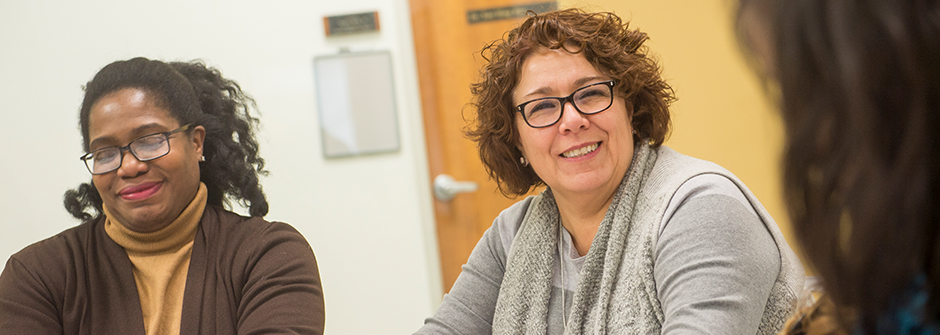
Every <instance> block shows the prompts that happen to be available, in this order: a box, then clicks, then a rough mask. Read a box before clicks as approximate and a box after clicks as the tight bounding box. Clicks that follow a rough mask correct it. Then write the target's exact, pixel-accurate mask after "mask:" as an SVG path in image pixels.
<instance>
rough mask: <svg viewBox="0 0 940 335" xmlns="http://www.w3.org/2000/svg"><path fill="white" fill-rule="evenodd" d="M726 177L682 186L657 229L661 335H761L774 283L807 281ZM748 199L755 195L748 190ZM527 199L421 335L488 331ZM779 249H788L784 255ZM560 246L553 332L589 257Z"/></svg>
mask: <svg viewBox="0 0 940 335" xmlns="http://www.w3.org/2000/svg"><path fill="white" fill-rule="evenodd" d="M665 150H669V149H668V148H666V149H665ZM669 151H671V150H669ZM671 154H675V152H671ZM729 175H730V173H729ZM729 178H734V177H733V175H730V176H724V175H719V174H701V175H698V176H695V177H693V178H691V179H689V180H687V181H685V182H683V183H681V187H680V186H678V185H677V186H676V187H678V189H677V190H675V191H674V192H675V193H674V196H672V197H671V198H670V200H669V203H668V204H667V205H666V210H665V213H664V214H663V216H662V218H661V221H660V222H658V223H659V226H658V227H657V228H658V229H657V236H656V238H654V240H655V241H656V242H655V247H654V250H653V257H654V264H655V265H654V269H653V270H654V273H653V275H654V277H655V278H654V280H655V285H656V292H657V298H658V300H659V303H660V304H661V306H662V312H663V314H664V320H663V321H662V322H663V324H662V333H664V334H679V333H711V334H755V333H757V332H758V325H759V324H760V322H761V317H762V314H763V313H764V309H765V305H767V304H768V301H769V300H770V298H771V291H772V288H773V286H774V282H775V281H776V280H777V279H778V277H785V276H781V274H783V275H786V276H789V277H796V276H795V275H794V274H798V275H799V276H801V275H802V268H800V265H799V262H798V260H796V259H795V257H794V256H793V254H792V251H790V250H789V247H787V246H786V242H785V241H782V237H781V236H780V235H779V230H777V228H776V226H775V225H774V223H773V222H772V220H770V222H769V223H768V224H769V226H765V222H762V220H761V219H760V218H759V217H758V215H756V214H757V211H758V210H759V211H763V209H762V208H758V209H755V207H754V206H752V205H751V203H750V202H749V200H748V197H747V196H746V195H745V194H744V193H743V192H742V190H741V188H739V186H738V184H736V183H735V182H737V183H740V181H737V180H735V181H734V182H733V181H732V179H729ZM734 179H736V178H734ZM742 186H743V185H742ZM744 191H745V192H747V193H749V191H747V190H746V188H744ZM748 195H750V194H748ZM751 196H752V195H751ZM531 199H532V198H527V199H525V200H523V201H520V202H519V203H517V204H515V205H513V206H512V207H510V208H508V209H507V210H505V211H504V212H503V213H501V214H500V216H499V217H498V218H497V219H496V220H495V221H494V224H493V226H492V227H491V228H490V229H489V230H487V232H486V233H485V234H484V237H483V238H482V239H481V240H480V242H479V243H478V245H477V247H476V248H475V249H474V251H473V254H472V255H471V256H470V259H469V261H468V263H467V264H466V265H465V266H464V270H463V272H462V273H461V275H460V277H459V278H458V280H457V282H456V283H455V285H454V288H453V289H452V290H451V292H450V294H448V295H446V296H445V299H444V302H443V303H442V305H441V307H440V309H439V310H438V311H437V313H436V314H435V315H434V317H432V318H429V319H428V320H427V321H426V323H427V324H426V325H425V327H423V328H421V330H419V331H418V333H420V334H439V333H447V334H489V333H490V332H491V324H492V320H493V313H494V306H495V304H496V300H497V294H498V292H499V287H500V283H501V281H502V276H503V273H504V271H505V264H506V260H507V250H509V248H510V247H511V244H512V241H513V238H514V236H515V234H516V232H517V231H518V229H519V225H520V224H521V222H522V219H523V216H524V215H525V213H526V211H527V209H528V206H529V204H530V202H531ZM757 206H758V207H759V204H758V205H757ZM764 214H765V215H766V212H764ZM771 230H774V231H773V232H771ZM778 239H779V240H780V241H777V240H778ZM775 242H778V243H783V250H784V252H783V253H784V254H781V251H780V250H781V249H779V248H778V246H777V245H776V243H775ZM560 247H561V248H562V250H561V252H562V254H563V255H565V256H564V257H565V261H564V265H565V268H564V270H560V264H561V262H559V260H558V258H557V256H556V257H555V269H556V270H555V271H554V278H553V281H554V285H553V289H552V293H551V301H550V304H549V320H548V322H549V327H548V330H549V333H550V334H560V333H561V332H562V321H561V320H562V316H561V313H562V311H563V310H567V309H568V308H570V304H571V302H572V300H573V299H572V292H573V291H574V290H575V288H576V287H577V284H578V281H579V280H580V275H579V272H580V269H581V266H582V264H583V262H584V259H585V258H586V257H579V256H578V255H577V252H576V251H574V249H573V248H572V245H571V240H570V235H568V234H567V232H565V237H564V239H563V241H562V244H561V246H560ZM782 263H785V264H783V265H784V266H786V268H782ZM781 271H784V272H786V273H784V272H781ZM562 276H564V284H565V285H564V287H562V285H561V282H562V280H561V279H562ZM789 279H790V281H795V280H796V279H801V277H800V278H789ZM789 284H790V285H789V286H788V287H791V288H796V287H798V286H799V283H796V282H794V283H789ZM561 294H565V295H566V299H565V300H566V302H567V306H564V307H562V306H561Z"/></svg>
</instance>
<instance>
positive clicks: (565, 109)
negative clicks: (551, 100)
mask: <svg viewBox="0 0 940 335" xmlns="http://www.w3.org/2000/svg"><path fill="white" fill-rule="evenodd" d="M561 108H562V111H561V119H560V120H558V132H560V133H562V134H564V133H566V132H573V133H577V132H580V131H582V130H585V129H588V128H589V127H590V126H591V122H590V121H588V119H587V115H584V114H581V112H578V110H577V109H576V108H574V104H573V103H572V102H570V101H566V102H565V104H564V105H562V106H561Z"/></svg>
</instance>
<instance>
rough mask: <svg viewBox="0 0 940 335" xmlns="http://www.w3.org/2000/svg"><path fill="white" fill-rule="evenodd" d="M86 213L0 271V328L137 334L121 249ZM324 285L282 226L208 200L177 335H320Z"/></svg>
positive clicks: (135, 306)
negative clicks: (82, 220) (80, 221)
mask: <svg viewBox="0 0 940 335" xmlns="http://www.w3.org/2000/svg"><path fill="white" fill-rule="evenodd" d="M103 226H104V219H103V218H102V219H97V220H92V221H89V222H86V223H83V224H81V225H79V226H77V227H75V228H71V229H69V230H66V231H64V232H62V233H59V234H58V235H56V236H53V237H51V238H49V239H46V240H43V241H40V242H38V243H36V244H33V245H31V246H29V247H26V248H25V249H23V250H22V251H20V252H18V253H16V254H15V255H13V256H12V257H10V260H9V261H7V264H6V267H5V268H4V269H3V273H2V274H0V334H4V335H18V334H144V324H143V315H142V314H141V307H140V299H139V298H138V295H137V287H136V284H135V281H134V274H133V272H132V269H131V268H132V266H131V262H130V260H129V259H128V257H127V253H126V252H125V251H124V249H123V248H121V247H120V246H119V245H117V244H116V243H115V242H114V241H113V240H111V238H110V237H108V235H107V234H106V233H105V231H104V227H103ZM324 318H325V317H324V310H323V292H322V290H321V287H320V275H319V272H318V270H317V264H316V259H315V258H314V255H313V251H312V250H311V249H310V246H309V244H307V242H306V240H305V239H304V238H303V236H302V235H300V233H298V232H297V231H296V230H295V229H294V228H292V227H291V226H289V225H287V224H284V223H278V222H267V221H264V220H263V219H260V218H246V217H242V216H239V215H237V214H234V213H231V212H227V211H225V210H222V209H220V208H215V207H212V206H207V207H206V210H205V212H204V213H203V216H202V220H201V222H200V226H199V229H198V231H197V233H196V238H195V241H194V243H193V252H192V259H191V261H190V266H189V272H188V275H187V278H186V290H185V293H184V296H183V312H182V321H181V325H180V334H262V333H263V334H322V333H323V324H324Z"/></svg>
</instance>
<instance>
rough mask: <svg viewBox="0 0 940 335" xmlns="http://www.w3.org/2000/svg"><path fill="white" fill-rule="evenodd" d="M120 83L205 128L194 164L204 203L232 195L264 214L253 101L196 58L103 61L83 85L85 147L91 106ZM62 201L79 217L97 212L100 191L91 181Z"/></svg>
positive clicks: (225, 199)
mask: <svg viewBox="0 0 940 335" xmlns="http://www.w3.org/2000/svg"><path fill="white" fill-rule="evenodd" d="M124 88H136V89H140V90H144V91H146V92H147V93H148V94H149V95H150V96H151V97H153V99H154V100H155V102H156V103H157V105H158V106H160V107H162V108H165V109H167V110H168V111H169V112H170V114H171V115H172V117H173V118H175V119H176V120H177V121H178V122H179V123H180V124H188V123H192V124H194V125H201V126H203V127H204V128H205V129H206V139H205V143H204V147H203V154H204V156H205V158H206V161H205V162H202V163H200V164H199V167H200V169H199V172H200V180H201V181H202V182H203V183H205V184H206V189H207V191H208V192H207V193H208V200H207V203H208V204H209V205H213V206H224V205H230V204H229V203H228V202H229V200H230V199H231V200H235V201H238V202H239V203H240V204H241V205H242V206H245V207H248V212H249V213H250V214H251V215H252V216H264V215H265V214H267V213H268V201H267V200H266V198H265V196H264V192H263V191H262V190H261V185H260V184H259V183H258V175H259V174H261V175H265V174H267V171H265V170H264V159H262V158H261V156H259V155H258V141H257V140H256V139H255V129H256V127H257V126H258V123H259V121H258V118H257V117H255V116H253V115H252V110H253V109H256V106H255V102H254V100H252V99H251V97H249V96H248V95H246V94H245V93H244V92H242V90H241V88H240V87H239V86H238V84H237V83H236V82H234V81H232V80H229V79H226V78H224V77H222V74H221V73H220V72H219V70H217V69H214V68H210V67H207V66H206V65H205V64H203V63H202V62H200V61H193V62H188V63H185V62H170V63H164V62H161V61H157V60H149V59H146V58H134V59H130V60H126V61H117V62H114V63H111V64H108V65H107V66H105V67H104V68H102V69H101V71H98V74H96V75H95V78H94V79H92V80H91V81H90V82H88V84H87V85H86V86H85V99H84V101H83V102H82V109H81V112H80V113H79V125H80V126H81V129H82V140H83V146H84V148H85V150H86V151H87V150H88V141H89V138H88V115H89V114H90V112H91V106H92V105H94V104H95V102H97V101H98V99H100V98H101V97H103V96H105V95H107V94H109V93H112V92H115V91H117V90H120V89H124ZM64 203H65V209H66V210H68V212H69V214H72V216H74V217H75V218H78V219H81V220H89V219H93V218H97V217H98V216H100V215H101V214H102V209H101V196H100V195H99V194H98V191H97V190H96V189H95V187H94V185H93V184H91V183H82V184H81V185H79V186H78V187H77V188H75V189H72V190H68V191H66V192H65V196H64Z"/></svg>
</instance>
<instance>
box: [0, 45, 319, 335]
mask: <svg viewBox="0 0 940 335" xmlns="http://www.w3.org/2000/svg"><path fill="white" fill-rule="evenodd" d="M253 107H254V101H253V100H252V99H251V98H250V97H248V96H247V95H245V94H244V93H243V92H242V91H241V89H240V88H239V86H238V84H236V83H235V82H234V81H231V80H229V79H226V78H223V77H222V76H221V74H220V73H219V71H218V70H215V69H212V68H208V67H206V66H205V65H203V64H202V63H199V62H191V63H181V62H172V63H164V62H161V61H155V60H148V59H145V58H134V59H130V60H126V61H117V62H114V63H111V64H109V65H108V66H105V67H104V68H102V69H101V70H100V71H99V72H98V73H97V74H96V75H95V77H94V79H92V81H90V82H89V83H88V84H87V85H86V87H85V98H84V101H83V103H82V108H81V112H80V114H79V124H80V127H81V131H82V139H83V147H84V149H85V151H86V152H87V153H86V154H85V155H83V156H82V157H81V160H82V161H84V164H85V166H86V167H87V168H88V171H89V172H90V173H91V175H92V178H91V179H92V181H91V183H88V184H81V185H79V187H78V188H77V189H74V190H70V191H68V192H66V194H65V207H66V209H67V210H68V212H69V213H70V214H72V216H74V217H75V218H78V219H80V220H82V221H83V223H82V224H81V225H79V226H76V227H74V228H71V229H68V230H66V231H63V232H62V233H60V234H58V235H55V236H53V237H51V238H49V239H46V240H43V241H40V242H38V243H35V244H33V245H31V246H28V247H26V248H25V249H23V250H22V251H20V252H18V253H16V254H15V255H13V256H12V257H10V259H9V261H7V263H6V267H5V268H4V269H3V273H2V274H0V334H4V335H14V334H89V335H90V334H258V333H266V334H267V333H291V334H322V332H323V324H324V311H323V294H322V291H321V286H320V275H319V272H318V270H317V262H316V259H315V258H314V254H313V251H312V250H311V248H310V245H309V244H307V242H306V240H305V239H304V237H303V236H302V235H301V234H300V233H299V232H297V230H295V229H294V228H292V227H291V226H289V225H287V224H284V223H278V222H268V221H265V220H264V219H262V218H261V217H262V216H264V215H265V214H267V212H268V203H267V200H266V199H265V195H264V193H263V192H262V190H261V185H260V184H259V182H258V174H260V173H264V172H265V170H264V169H263V167H264V160H263V159H262V158H261V157H260V156H259V155H258V142H257V140H256V139H255V130H254V129H255V127H256V124H257V123H258V120H257V118H255V117H253V116H252V115H251V113H250V112H251V108H253ZM231 201H238V202H239V203H241V204H243V205H246V206H247V207H248V211H249V213H250V214H251V216H250V217H244V216H240V215H238V214H235V213H232V212H230V211H228V210H226V209H224V205H227V204H228V203H229V202H231Z"/></svg>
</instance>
